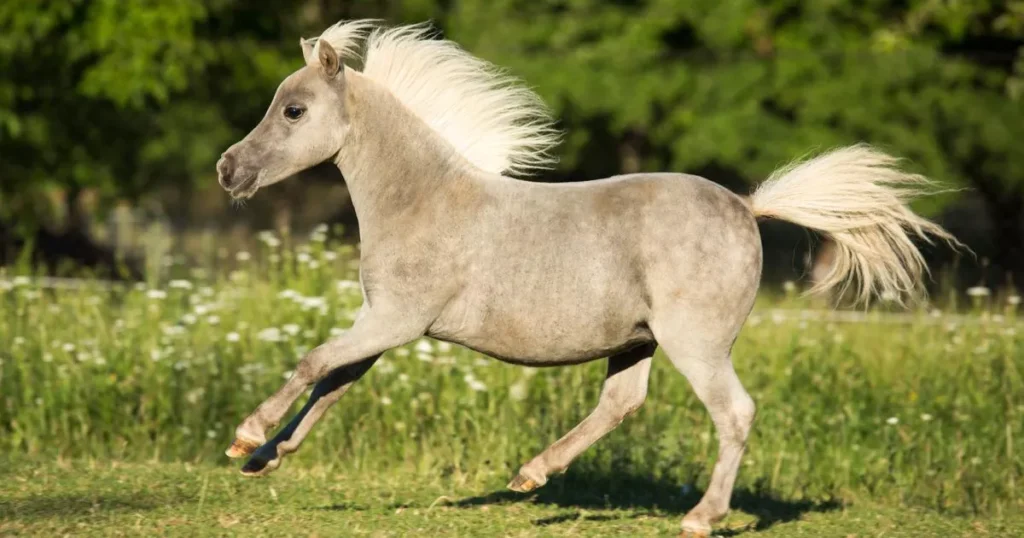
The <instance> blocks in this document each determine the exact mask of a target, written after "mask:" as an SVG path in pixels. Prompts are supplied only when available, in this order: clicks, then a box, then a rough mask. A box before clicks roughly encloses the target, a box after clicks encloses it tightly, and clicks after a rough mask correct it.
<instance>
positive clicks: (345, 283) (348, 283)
mask: <svg viewBox="0 0 1024 538" xmlns="http://www.w3.org/2000/svg"><path fill="white" fill-rule="evenodd" d="M336 286H337V287H338V291H341V292H345V291H352V290H358V289H362V288H361V286H360V285H359V281H358V280H339V281H338V282H337V284H336Z"/></svg>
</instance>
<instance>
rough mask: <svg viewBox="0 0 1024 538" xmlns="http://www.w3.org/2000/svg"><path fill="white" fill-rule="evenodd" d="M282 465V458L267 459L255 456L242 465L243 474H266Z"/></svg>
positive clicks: (251, 475) (252, 475)
mask: <svg viewBox="0 0 1024 538" xmlns="http://www.w3.org/2000/svg"><path fill="white" fill-rule="evenodd" d="M280 465H281V460H273V461H267V460H265V459H263V458H260V457H259V456H253V457H252V458H250V459H249V461H247V462H245V465H243V466H242V469H241V473H242V476H246V477H250V478H252V477H257V476H266V475H268V474H270V472H271V471H273V470H274V469H277V468H278V467H279V466H280Z"/></svg>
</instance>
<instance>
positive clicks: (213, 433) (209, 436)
mask: <svg viewBox="0 0 1024 538" xmlns="http://www.w3.org/2000/svg"><path fill="white" fill-rule="evenodd" d="M216 437H217V431H216V430H206V438H207V439H215V438H216Z"/></svg>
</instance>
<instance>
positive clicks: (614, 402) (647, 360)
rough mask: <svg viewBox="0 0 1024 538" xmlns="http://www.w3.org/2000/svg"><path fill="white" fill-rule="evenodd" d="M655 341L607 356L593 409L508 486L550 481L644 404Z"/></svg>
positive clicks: (524, 486)
mask: <svg viewBox="0 0 1024 538" xmlns="http://www.w3.org/2000/svg"><path fill="white" fill-rule="evenodd" d="M653 355H654V346H653V345H643V346H640V347H637V348H634V349H631V350H629V351H626V352H623V353H620V354H618V355H613V356H611V357H609V358H608V373H607V375H606V377H605V381H604V386H603V387H602V388H601V396H600V399H599V400H598V402H597V406H596V407H595V408H594V410H593V411H592V412H591V413H590V415H588V416H587V418H585V419H583V421H582V422H580V423H579V424H578V425H577V426H576V427H575V428H573V429H572V430H571V431H570V432H569V433H567V434H565V435H564V436H563V437H562V438H561V439H559V440H558V441H555V443H554V444H552V445H551V446H549V447H548V448H547V449H545V450H544V451H543V452H541V453H540V455H538V456H537V457H535V458H533V459H532V460H530V461H529V463H527V464H525V465H523V467H522V468H521V469H520V470H519V474H517V475H516V477H515V478H513V479H512V482H510V483H509V485H508V487H509V489H511V490H513V491H518V492H522V493H525V492H528V491H532V490H534V489H536V488H538V487H540V486H543V485H544V484H546V483H547V481H548V477H549V476H551V475H552V474H556V473H561V472H563V471H565V469H566V468H568V467H569V464H570V463H572V461H573V460H574V459H576V457H577V456H579V455H580V454H581V453H582V452H583V451H584V450H586V449H587V448H588V447H590V445H592V444H594V443H595V442H597V440H598V439H600V438H601V437H604V436H605V435H606V434H607V433H608V432H610V431H612V430H613V429H615V427H616V426H618V425H619V424H620V423H621V422H622V421H623V420H625V418H626V417H628V416H629V415H630V414H632V413H633V412H635V411H636V410H637V409H639V408H640V406H641V405H643V403H644V400H645V399H646V397H647V379H648V377H650V373H651V357H652V356H653Z"/></svg>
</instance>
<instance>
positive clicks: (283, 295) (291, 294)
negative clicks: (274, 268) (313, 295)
mask: <svg viewBox="0 0 1024 538" xmlns="http://www.w3.org/2000/svg"><path fill="white" fill-rule="evenodd" d="M277 297H278V298H279V299H290V300H292V301H298V300H300V299H301V298H302V294H301V293H299V292H297V291H295V290H292V289H286V290H281V292H280V293H278V294H277Z"/></svg>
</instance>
